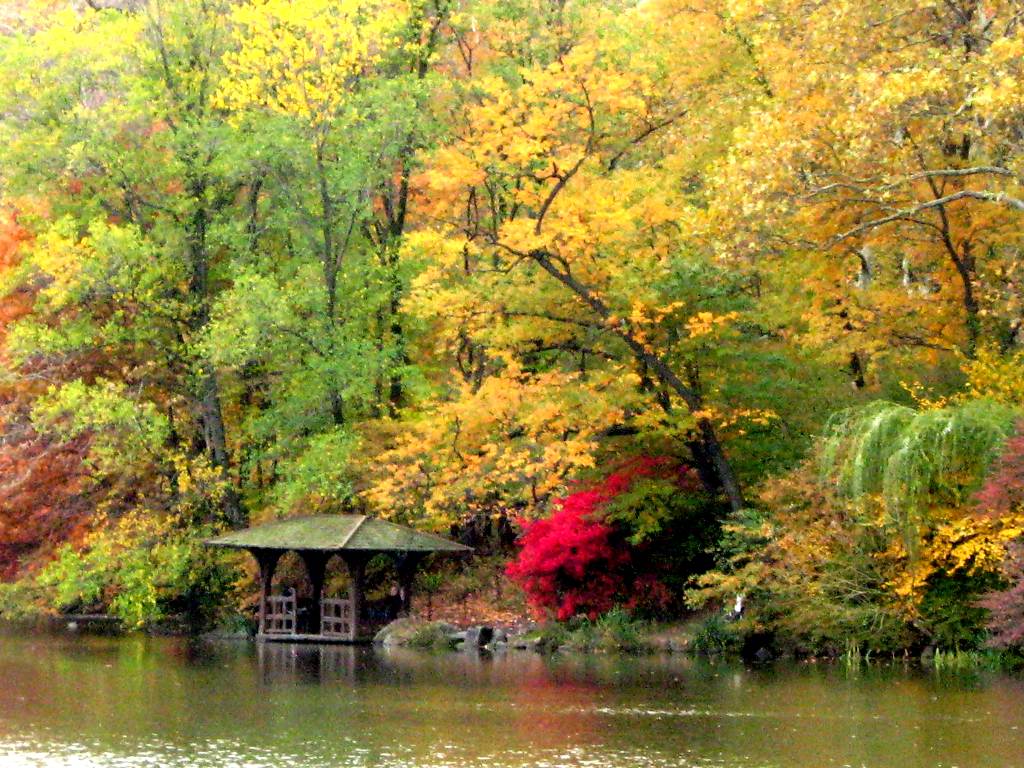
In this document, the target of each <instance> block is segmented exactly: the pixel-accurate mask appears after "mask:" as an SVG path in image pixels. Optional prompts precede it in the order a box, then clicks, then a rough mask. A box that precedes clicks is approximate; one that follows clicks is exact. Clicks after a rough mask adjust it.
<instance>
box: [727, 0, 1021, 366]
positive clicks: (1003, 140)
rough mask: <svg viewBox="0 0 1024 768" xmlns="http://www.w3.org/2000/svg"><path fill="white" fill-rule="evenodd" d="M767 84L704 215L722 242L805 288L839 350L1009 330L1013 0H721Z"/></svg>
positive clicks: (1016, 29)
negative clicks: (789, 273) (800, 280)
mask: <svg viewBox="0 0 1024 768" xmlns="http://www.w3.org/2000/svg"><path fill="white" fill-rule="evenodd" d="M721 5H722V8H723V11H724V12H727V13H728V14H729V17H730V19H731V20H732V23H733V24H734V25H735V27H736V29H738V30H740V32H741V34H742V35H743V37H744V39H746V40H747V41H748V42H749V46H750V48H749V49H750V51H751V53H752V55H753V57H754V59H755V60H756V61H757V63H758V70H759V72H761V73H762V74H763V76H764V83H765V86H766V95H765V97H764V98H763V99H762V102H761V105H760V106H759V108H758V109H756V110H754V111H753V112H752V113H751V115H750V117H749V119H748V120H747V121H746V122H745V124H744V125H743V126H742V127H741V128H740V129H739V130H738V131H737V133H736V137H735V143H734V146H733V148H732V150H731V153H730V156H729V159H728V162H726V163H723V164H722V166H721V167H720V169H719V170H718V172H717V173H716V179H715V186H714V189H715V193H714V195H713V197H712V199H713V201H714V204H713V206H712V211H711V215H710V216H709V218H708V220H707V224H708V226H709V227H710V233H711V236H712V237H714V238H716V239H717V244H718V248H719V249H720V252H721V254H722V255H723V256H724V257H727V258H729V259H733V260H737V261H745V260H747V259H749V260H750V261H751V262H756V263H760V264H762V266H766V265H767V264H779V262H775V261H772V259H774V258H776V257H779V256H781V257H782V262H781V263H782V264H788V265H789V267H788V268H794V267H795V269H796V270H797V272H798V273H800V274H803V275H804V276H805V277H807V278H808V279H810V280H811V281H812V282H811V283H810V284H811V285H814V286H815V288H816V291H817V296H816V299H815V303H816V304H815V306H814V307H813V309H812V310H811V311H810V312H809V313H808V315H807V319H808V321H809V331H810V334H809V338H812V339H814V340H816V341H819V342H820V341H823V340H824V341H826V342H828V343H829V344H830V345H832V347H833V349H834V350H836V351H838V352H839V353H840V354H842V355H843V356H846V357H847V358H848V359H849V361H850V365H851V367H852V369H853V372H854V374H856V376H857V378H858V379H861V378H862V374H863V370H864V367H865V366H866V363H867V359H868V358H870V357H871V356H873V355H877V356H879V357H881V356H883V355H887V354H891V353H892V352H894V351H903V352H910V353H912V354H916V353H919V352H921V351H924V352H925V353H926V354H928V355H932V356H934V355H935V354H937V353H941V352H951V351H955V352H962V353H964V354H966V355H968V356H973V355H974V354H975V351H976V350H977V348H978V345H979V342H981V341H982V340H984V339H985V338H988V339H991V340H994V341H998V342H999V343H1000V344H1003V345H1010V344H1016V343H1018V342H1019V336H1020V329H1021V319H1022V318H1021V305H1020V300H1021V295H1020V288H1019V278H1018V277H1017V272H1018V271H1019V253H1020V247H1021V234H1020V233H1021V227H1020V224H1021V220H1022V219H1021V216H1022V213H1024V185H1022V175H1021V174H1022V168H1024V166H1022V155H1021V151H1022V144H1021V141H1020V135H1019V128H1018V126H1019V122H1020V117H1021V112H1020V111H1021V109H1022V107H1024V101H1022V99H1021V95H1022V91H1021V88H1022V86H1021V82H1022V81H1021V79H1020V77H1021V61H1022V53H1024V31H1022V26H1021V21H1020V19H1021V5H1020V3H1019V2H1015V1H1013V0H1004V1H1000V0H997V1H996V2H984V3H983V2H977V1H976V0H950V1H949V2H942V3H930V2H929V3H920V2H912V1H911V0H900V1H898V2H859V3H848V2H842V1H841V0H824V1H823V2H816V3H805V2H801V1H800V0H724V2H722V4H721Z"/></svg>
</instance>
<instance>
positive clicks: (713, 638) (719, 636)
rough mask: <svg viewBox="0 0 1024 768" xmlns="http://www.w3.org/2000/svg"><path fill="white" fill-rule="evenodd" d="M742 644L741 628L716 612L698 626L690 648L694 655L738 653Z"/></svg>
mask: <svg viewBox="0 0 1024 768" xmlns="http://www.w3.org/2000/svg"><path fill="white" fill-rule="evenodd" d="M742 644H743V635H742V633H741V631H740V630H739V628H738V627H737V626H736V625H735V624H730V623H729V622H727V621H726V620H725V617H724V616H722V614H721V613H717V612H716V613H713V614H711V615H710V616H708V617H707V618H706V619H704V621H702V622H701V623H700V624H699V625H698V626H697V628H696V631H695V632H694V635H693V639H692V640H691V641H690V644H689V646H688V647H689V649H690V650H692V651H693V652H694V653H706V654H718V653H737V652H739V649H740V646H742Z"/></svg>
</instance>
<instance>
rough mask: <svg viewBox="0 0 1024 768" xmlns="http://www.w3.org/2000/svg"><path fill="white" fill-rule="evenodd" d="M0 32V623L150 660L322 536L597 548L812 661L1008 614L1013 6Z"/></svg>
mask: <svg viewBox="0 0 1024 768" xmlns="http://www.w3.org/2000/svg"><path fill="white" fill-rule="evenodd" d="M0 13H2V16H0V184H2V187H0V194H2V204H3V212H2V213H3V217H2V221H0V230H2V231H0V289H2V291H3V299H2V302H0V363H2V369H0V424H2V430H3V439H2V441H0V467H2V470H3V474H2V476H0V572H2V574H3V575H4V576H6V577H8V578H9V579H10V580H12V581H15V587H11V588H10V591H9V595H10V596H9V597H7V598H4V600H6V601H7V603H10V604H11V605H16V604H18V603H19V601H21V602H24V601H25V600H26V599H29V600H34V601H36V602H38V601H43V602H45V603H46V604H48V605H51V606H55V607H58V608H62V607H63V608H67V607H69V606H76V605H77V606H82V605H91V604H97V603H99V604H103V605H104V606H106V607H110V608H112V609H113V610H115V611H116V612H119V613H120V614H121V615H123V616H126V617H129V618H131V619H132V620H137V621H139V622H144V621H147V620H149V619H150V618H153V617H158V616H160V615H162V614H165V613H167V612H173V611H176V610H181V609H182V606H183V605H186V604H187V605H193V604H194V603H195V600H196V599H197V598H196V595H200V594H201V595H207V596H210V595H212V596H214V597H216V596H221V597H223V596H226V595H229V593H233V592H232V591H233V590H234V589H235V588H236V587H237V584H238V578H239V577H238V575H237V573H236V572H235V571H234V570H233V568H234V566H233V565H230V564H228V565H225V561H223V560H221V559H220V556H218V555H215V554H213V553H211V552H209V551H206V550H204V549H203V548H202V547H200V546H199V544H198V542H199V541H200V539H201V538H202V537H203V536H205V535H207V534H208V533H209V532H211V531H212V530H215V529H220V528H224V527H239V526H242V525H244V524H246V523H249V522H260V521H265V520H269V519H272V518H275V517H278V516H282V515H285V516H286V515H293V514H301V513H308V512H310V511H318V512H320V511H328V512H329V511H359V512H363V513H368V514H374V515H383V516H389V517H393V518H396V519H399V520H401V521H403V522H407V523H412V524H416V525H420V526H423V527H427V528H433V529H437V530H447V529H448V528H449V526H451V525H452V524H459V523H463V524H464V523H465V522H466V521H467V520H471V519H480V518H493V517H501V518H503V519H505V518H507V519H513V520H521V521H523V522H524V524H525V522H526V521H530V520H538V519H541V518H550V517H551V516H552V515H553V514H554V515H562V517H561V518H558V519H559V520H561V521H562V522H560V523H558V524H557V525H555V527H554V528H553V529H552V530H563V531H570V530H572V531H575V532H576V533H579V532H580V531H582V530H584V529H585V528H586V526H587V525H589V524H590V523H593V522H594V521H593V520H590V518H587V517H586V516H584V517H579V518H573V519H569V518H567V517H566V515H568V514H569V513H568V512H566V509H583V508H585V509H587V510H590V511H589V512H588V513H587V514H589V515H592V514H599V513H600V511H601V510H603V514H604V515H605V517H606V519H605V520H604V521H602V522H600V523H594V524H598V525H601V526H607V527H608V528H607V530H605V529H601V530H597V529H593V531H592V532H593V533H594V535H599V536H600V537H604V538H601V539H600V540H601V541H602V542H604V543H603V544H602V546H603V547H604V546H607V547H610V548H611V549H610V550H608V551H612V550H616V548H617V549H618V550H624V549H629V548H641V550H642V551H643V552H644V553H646V554H645V556H646V555H651V556H652V557H654V560H653V561H652V562H654V561H656V562H658V563H662V564H663V565H664V568H663V571H662V572H661V575H660V577H659V576H658V574H643V578H644V579H646V578H647V577H648V576H650V579H659V578H660V582H659V583H663V585H664V584H667V585H668V587H669V589H668V592H666V594H669V593H671V594H673V595H675V596H676V601H677V602H678V603H679V604H681V601H682V599H683V598H682V595H683V593H684V591H685V592H686V594H687V595H688V598H687V599H688V601H689V604H690V605H697V604H701V603H703V602H706V601H709V600H710V601H716V600H728V599H730V595H733V594H735V593H737V592H743V593H745V594H748V595H749V596H750V600H751V601H752V603H751V604H752V606H753V608H752V610H754V611H760V612H759V613H755V614H754V615H755V621H756V622H759V623H760V626H770V627H774V628H776V629H781V630H785V631H787V632H790V633H792V634H794V635H798V636H802V637H804V638H805V639H806V640H808V641H809V642H815V641H820V640H821V639H822V638H824V639H825V640H834V639H835V638H837V637H841V636H848V637H854V638H855V639H856V642H866V643H871V642H877V643H879V644H888V645H890V646H900V647H905V646H907V645H908V644H912V643H913V642H915V639H914V638H918V637H925V638H926V639H927V640H929V641H935V642H948V643H949V644H959V643H960V642H961V641H963V642H968V640H970V642H975V641H976V640H977V638H978V637H980V635H978V634H977V632H975V629H974V628H976V627H978V626H980V624H979V622H981V621H982V619H981V618H978V617H976V616H975V613H976V612H978V611H980V610H981V609H980V608H978V607H977V599H978V596H979V595H981V594H983V593H988V592H993V591H997V590H1000V589H1003V588H1006V587H1010V588H1011V589H1012V587H1013V585H1014V584H1015V583H1016V582H1015V579H1017V580H1019V573H1020V564H1019V562H1017V561H1016V560H1013V558H1011V559H1010V561H1004V558H1005V556H1006V554H1007V552H1008V551H1010V552H1014V551H1017V549H1016V548H1015V547H1016V545H1015V543H1014V542H1016V540H1017V539H1019V538H1020V535H1021V531H1022V527H1021V526H1022V517H1021V515H1020V512H1021V506H1020V503H1019V502H1020V497H1018V496H1015V495H1014V494H1013V493H1012V488H1013V487H1014V484H1015V483H1017V484H1019V482H1020V478H1021V474H1020V472H1021V470H1020V464H1019V462H1020V461H1021V455H1022V454H1021V450H1020V445H1019V438H1014V437H1013V436H1014V434H1015V430H1016V425H1017V422H1018V420H1019V419H1020V417H1021V415H1022V414H1021V408H1022V407H1024V389H1022V384H1021V381H1024V379H1022V378H1021V374H1022V373H1024V356H1022V352H1021V349H1022V346H1021V345H1022V343H1024V305H1022V298H1024V283H1022V277H1024V275H1022V272H1021V270H1022V269H1024V267H1022V261H1021V248H1022V233H1024V226H1022V224H1024V4H1022V3H1021V2H1019V1H1018V0H988V1H987V2H980V0H934V1H933V2H917V1H915V2H911V0H895V1H893V0H890V1H888V2H880V1H876V0H866V1H865V2H858V3H850V2H845V1H844V0H815V1H814V2H808V1H807V0H643V1H642V2H627V1H624V0H623V1H620V0H584V1H580V2H572V1H566V0H499V1H498V2H493V1H487V2H475V0H405V1H402V0H304V1H303V2H298V1H297V0H121V1H120V2H112V1H109V0H89V1H88V2H68V1H63V2H62V1H58V0H21V1H20V2H18V3H13V4H8V6H7V7H6V9H5V10H4V11H2V12H0ZM1015 439H1016V440H1018V442H1014V440H1015ZM643 457H647V458H646V459H644V458H643ZM638 459H640V460H641V461H646V462H648V463H647V464H643V466H658V467H661V469H659V470H658V471H657V472H651V471H647V470H645V471H644V472H640V473H639V474H637V472H636V471H635V467H636V466H637V465H636V464H635V461H636V460H638ZM631 462H633V463H631ZM652 462H653V463H652ZM624 467H625V469H624ZM631 467H632V469H631ZM665 467H673V468H675V469H672V470H666V469H665ZM616 473H618V474H616ZM623 473H625V474H623ZM618 476H623V477H626V476H628V477H629V478H632V479H630V480H629V482H625V481H623V482H624V484H621V487H620V486H616V489H617V490H616V492H615V493H611V492H608V493H605V494H604V495H603V496H600V498H599V499H597V501H595V500H594V498H590V497H588V498H590V500H589V501H587V502H586V504H584V503H582V502H579V500H577V501H576V502H571V503H570V501H569V500H571V499H572V498H573V494H576V493H580V492H582V491H581V490H580V489H581V488H583V489H585V488H587V487H593V488H608V487H610V486H609V485H608V483H609V482H610V480H609V478H611V477H618ZM986 478H989V479H988V480H987V481H986ZM986 482H988V483H989V486H988V487H986V490H985V492H984V493H982V494H981V496H980V497H979V496H978V491H979V489H981V488H982V487H983V486H985V483H986ZM1007 483H1008V484H1009V485H1008V486H1007ZM993 484H995V485H993ZM998 487H1010V488H1011V491H1008V492H1007V493H1009V496H1006V497H1005V498H1002V500H1000V501H997V500H996V498H995V497H996V496H997V495H998V494H997V491H996V490H995V488H998ZM602 493H603V492H602ZM595 498H597V497H595ZM560 500H561V501H560ZM598 501H599V502H600V503H598ZM591 502H593V503H591ZM588 505H589V506H588ZM588 520H589V522H588ZM558 526H562V527H561V528H559V527H558ZM574 526H575V527H574ZM580 526H583V527H582V528H581V527H580ZM576 533H574V534H573V535H576ZM565 535H569V534H565ZM538 537H539V534H536V533H535V534H534V539H535V540H539V538H538ZM608 537H610V538H608ZM609 542H610V543H609ZM694 542H700V545H699V547H696V545H694ZM644 547H647V548H648V549H643V548H644ZM688 547H689V549H693V550H694V551H693V552H690V553H689V554H687V555H686V557H682V556H681V555H680V554H679V553H680V552H682V551H683V550H686V551H687V552H689V549H687V548H688ZM697 549H699V550H700V553H703V554H701V555H700V556H698V555H699V554H700V553H697ZM638 551H640V550H638ZM602 552H605V555H602V556H603V557H606V558H607V557H612V555H608V554H607V551H606V550H602ZM617 558H618V555H615V556H614V559H616V562H619V559H617ZM627 559H628V558H627ZM621 562H625V561H624V560H622V561H621ZM1015 563H1016V564H1015ZM548 565H550V563H548ZM521 566H522V562H520V571H521V570H522V568H521ZM573 567H574V568H575V569H576V570H577V571H578V572H579V573H585V571H586V566H585V564H577V565H576V566H573ZM701 574H703V575H701ZM1014 574H1016V575H1014ZM634 577H636V578H639V577H637V576H636V574H633V575H632V576H630V577H629V579H633V578H634ZM522 578H523V579H524V580H526V581H529V576H528V575H527V576H523V577H522ZM629 579H627V582H628V583H629V584H632V583H633V582H632V581H630V580H629ZM640 581H642V579H641V580H640ZM640 581H637V582H636V583H637V584H639V583H640ZM552 583H553V582H548V583H547V584H548V587H551V584H552ZM645 583H647V587H643V588H644V589H648V588H649V587H650V582H649V581H648V582H645ZM951 585H952V586H951ZM621 588H622V587H621V585H611V586H608V588H607V589H606V590H605V598H606V599H604V598H603V599H604V602H609V601H610V602H615V601H620V602H627V603H628V602H629V596H628V594H625V595H623V594H620V593H619V592H616V590H619V589H621ZM636 588H637V589H639V588H641V587H636ZM19 590H27V594H29V595H30V598H25V597H24V595H23V593H22V591H19ZM627 591H628V590H627ZM1018 591H1019V590H1018ZM1005 594H1011V593H1005ZM1005 594H1004V595H1003V597H1002V598H1000V597H998V595H997V596H995V597H992V598H991V599H990V603H991V604H992V606H995V607H993V610H996V611H1002V613H1001V614H1000V615H1001V616H1002V620H1003V624H1002V625H999V626H1000V627H1001V628H1002V629H1001V630H1000V631H1002V632H1003V634H1004V635H1006V634H1007V632H1009V633H1010V634H1012V632H1011V630H1012V628H1013V627H1014V626H1016V625H1014V620H1013V619H1012V617H1011V618H1009V619H1008V618H1007V617H1006V614H1007V611H1011V613H1012V611H1013V610H1017V611H1018V614H1019V613H1020V608H1019V606H1017V604H1016V603H1013V601H1012V600H1010V601H1009V603H1007V600H1009V598H1006V597H1005ZM211 599H213V598H211ZM545 599H547V600H548V603H547V604H549V605H554V604H559V605H563V606H564V605H565V604H566V603H565V602H564V595H563V596H562V597H552V596H550V595H548V596H547V597H546V598H545ZM4 600H0V609H2V608H3V606H4V605H6V604H7V603H5V602H4ZM1000 600H1002V602H1001V603H1000ZM189 601H191V602H189ZM992 601H995V602H992ZM583 602H585V600H583V599H582V598H581V602H580V604H583ZM610 602H609V604H610ZM667 602H671V600H669V599H667ZM574 604H575V603H574ZM602 604H603V603H602ZM1007 604H1009V605H1010V608H1006V605H1007ZM1000 605H1001V606H1003V607H1002V608H999V606H1000ZM1014 606H1016V607H1014ZM11 610H13V609H11ZM956 611H961V612H962V613H963V614H964V616H963V618H962V621H961V622H960V624H962V625H963V626H965V627H970V628H971V629H970V631H971V632H975V634H972V635H970V638H968V640H965V639H964V638H965V637H967V635H965V634H964V633H966V632H968V630H966V629H956V628H951V627H950V626H949V621H947V619H948V617H949V616H952V615H953V614H954V613H956ZM972 611H973V612H975V613H972ZM958 615H959V614H958ZM979 616H980V614H979ZM1004 625H1005V626H1004ZM958 626H959V625H958ZM882 629H884V631H881V630H882ZM979 631H980V630H979ZM944 632H945V633H946V634H945V635H943V633H944ZM957 632H960V634H957ZM808 633H810V634H808ZM812 635H813V636H812Z"/></svg>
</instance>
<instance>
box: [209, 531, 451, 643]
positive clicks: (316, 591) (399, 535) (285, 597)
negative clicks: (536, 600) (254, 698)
mask: <svg viewBox="0 0 1024 768" xmlns="http://www.w3.org/2000/svg"><path fill="white" fill-rule="evenodd" d="M206 544H207V545H209V546H214V547H231V548H234V549H245V550H248V551H249V552H250V553H252V555H253V557H255V558H256V562H257V563H258V564H259V568H260V601H259V630H258V633H257V638H258V639H260V640H283V641H293V642H294V641H301V642H318V643H325V642H326V643H357V642H366V641H369V640H372V639H373V635H374V633H375V632H376V630H377V629H378V628H379V625H380V623H381V620H380V617H372V616H369V615H368V613H367V610H366V599H365V593H366V565H367V563H369V562H370V560H372V559H373V558H374V557H375V556H376V555H380V554H386V555H389V556H391V557H392V558H393V559H394V562H395V567H396V571H397V575H398V584H399V599H400V601H401V605H400V607H399V610H398V614H399V615H408V613H409V611H410V609H411V597H412V583H413V577H414V576H415V574H416V568H417V567H418V566H419V564H420V563H421V562H422V560H423V558H424V557H426V556H427V555H429V554H433V553H440V554H452V555H454V554H462V553H467V552H470V551H471V550H470V548H469V547H466V546H463V545H462V544H457V543H455V542H454V541H449V540H448V539H445V538H442V537H440V536H435V535H434V534H431V533H423V532H421V531H416V530H413V529H412V528H407V527H405V526H402V525H396V524H395V523H389V522H387V521H385V520H378V519H376V518H372V517H367V516H365V515H316V516H312V517H300V518H292V519H289V520H279V521H277V522H273V523H267V524H265V525H258V526H254V527H252V528H246V529H245V530H241V531H233V532H231V533H227V534H224V535H223V536H217V537H215V538H212V539H208V540H207V541H206ZM286 552H295V553H297V554H298V555H299V557H300V558H301V559H302V562H303V563H304V564H305V566H306V572H307V574H308V577H309V582H310V585H311V587H312V602H311V605H312V613H311V614H307V615H303V612H302V611H300V605H299V601H298V598H297V595H296V594H295V593H294V592H292V593H291V594H279V595H274V594H271V586H272V584H273V578H274V571H275V569H276V568H277V564H278V561H279V560H280V559H281V557H282V555H284V554H285V553H286ZM335 555H337V556H338V557H339V558H340V559H341V560H342V561H343V562H344V563H345V566H346V568H347V569H348V573H349V592H348V596H347V597H343V598H329V597H325V596H324V577H325V574H326V569H327V563H328V561H329V560H330V559H331V558H332V557H334V556H335Z"/></svg>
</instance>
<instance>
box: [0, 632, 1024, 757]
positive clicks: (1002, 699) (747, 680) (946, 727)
mask: <svg viewBox="0 0 1024 768" xmlns="http://www.w3.org/2000/svg"><path fill="white" fill-rule="evenodd" d="M0 685H2V689H0V766H2V768H21V767H22V766H44V767H45V768H56V767H58V766H59V767H61V768H63V767H64V766H76V767H77V766H102V767H104V768H105V767H107V766H119V767H120V766H126V767H127V766H132V767H135V766H160V767H161V768H163V767H165V766H166V767H169V768H173V767H176V766H198V767H202V768H206V767H207V766H209V767H211V768H213V767H216V768H232V767H235V768H242V767H243V766H244V767H245V768H277V767H278V766H280V767H281V768H285V767H287V768H306V767H310V768H311V767H313V766H316V767H317V768H320V767H321V766H322V767H324V768H327V767H331V768H334V767H337V768H344V767H348V766H353V767H358V768H363V767H366V768H370V767H371V766H372V767H374V768H397V767H398V766H411V767H413V768H448V767H449V766H450V767H452V768H454V767H455V766H458V767H459V768H472V767H474V766H480V767H484V766H486V767H489V768H505V767H513V766H514V767H517V768H518V767H519V766H523V767H525V766H531V767H536V768H545V767H547V766H551V767H555V766H587V767H588V768H611V767H612V766H614V767H616V768H620V767H621V768H632V767H634V766H636V767H638V768H661V767H662V766H680V767H686V766H736V767H740V766H742V767H743V768H765V767H768V766H780V767H781V766H795V767H799V768H827V767H829V766H852V767H853V768H862V767H863V766H867V767H868V768H876V767H877V768H914V767H916V766H920V767H921V768H925V767H927V768H940V767H942V768H950V767H951V766H959V768H987V767H989V766H993V767H995V766H998V767H999V768H1020V767H1022V766H1024V681H1022V680H1021V679H1020V678H1017V677H1012V676H1005V675H999V674H990V673H976V674H950V675H943V674H936V673H934V672H923V671H920V670H916V669H914V668H913V667H910V666H903V665H896V666H891V665H890V666H866V667H862V668H861V669H860V670H854V671H849V670H847V669H846V668H844V667H842V666H836V665H821V664H818V665H813V664H801V665H776V666H772V667H765V668H756V669H754V668H745V667H743V666H742V665H738V664H735V663H725V662H718V663H715V662H711V661H706V660H694V659H688V658H681V657H678V656H671V657H670V656H655V657H648V658H636V659H612V658H603V657H588V658H563V657H558V658H554V659H550V658H542V657H540V656H537V655H534V654H531V653H528V652H519V653H514V654H508V655H498V656H494V657H491V656H476V655H470V654H463V653H454V654H447V655H430V654H418V653H412V652H407V651H390V652H388V651H382V650H374V649H371V648H346V647H340V646H331V647H328V646H323V647H317V646H297V645H284V644H268V645H264V646H256V645H252V644H249V643H243V642H238V643H231V642H225V643H216V644H209V643H208V644H190V643H188V642H186V641H184V640H178V639H147V638H130V639H103V638H84V637H83V638H70V637H69V638H66V639H64V638H17V639H12V638H8V637H0Z"/></svg>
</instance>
